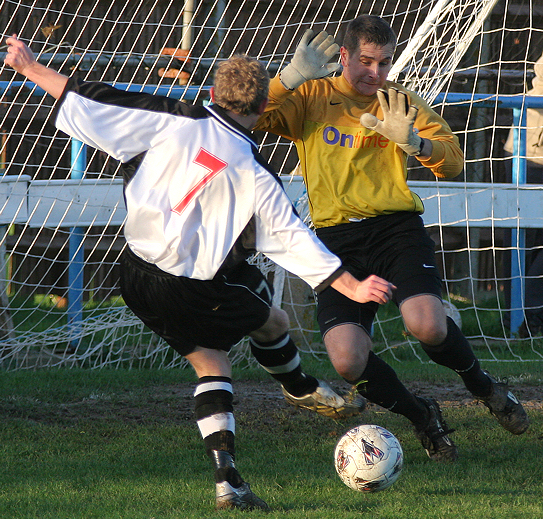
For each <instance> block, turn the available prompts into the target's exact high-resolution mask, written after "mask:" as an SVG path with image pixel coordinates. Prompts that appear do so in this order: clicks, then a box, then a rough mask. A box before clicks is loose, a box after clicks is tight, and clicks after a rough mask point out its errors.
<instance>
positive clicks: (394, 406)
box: [347, 352, 428, 426]
mask: <svg viewBox="0 0 543 519" xmlns="http://www.w3.org/2000/svg"><path fill="white" fill-rule="evenodd" d="M347 382H348V383H349V384H353V385H356V387H357V389H358V392H359V393H360V394H361V395H362V396H363V397H364V398H366V399H367V400H369V401H370V402H373V403H374V404H377V405H380V406H381V407H384V408H385V409H388V410H389V411H392V412H393V413H397V414H401V415H403V416H405V417H406V418H407V419H408V420H410V421H411V422H413V423H414V424H415V426H425V425H426V423H427V421H428V410H427V409H426V407H425V406H424V405H423V404H421V403H420V402H419V401H418V400H417V398H416V397H415V395H413V394H412V393H411V392H410V391H409V390H408V389H407V388H406V387H405V386H404V385H403V384H402V383H401V381H400V379H399V378H398V376H397V375H396V372H395V371H394V370H393V369H392V368H391V367H390V366H389V365H388V364H387V363H386V362H385V361H384V360H382V359H381V358H380V357H378V356H377V355H375V353H373V352H370V354H369V357H368V364H367V366H366V369H365V370H364V373H362V376H361V377H360V378H359V379H358V380H355V381H354V382H352V381H350V380H347Z"/></svg>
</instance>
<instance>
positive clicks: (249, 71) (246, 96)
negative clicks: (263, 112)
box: [213, 54, 270, 115]
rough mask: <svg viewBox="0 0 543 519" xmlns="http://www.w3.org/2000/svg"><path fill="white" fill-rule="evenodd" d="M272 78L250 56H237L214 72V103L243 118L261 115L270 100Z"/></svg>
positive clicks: (262, 66) (258, 62)
mask: <svg viewBox="0 0 543 519" xmlns="http://www.w3.org/2000/svg"><path fill="white" fill-rule="evenodd" d="M269 86H270V76H269V74H268V71H267V70H266V68H265V67H264V65H263V64H262V63H261V62H260V61H258V60H257V59H255V58H251V57H250V56H246V55H242V54H236V55H234V56H232V57H231V58H229V59H228V60H226V61H223V62H222V63H221V64H220V65H219V67H218V69H217V71H216V72H215V79H214V81H213V87H214V92H215V103H216V104H217V105H219V106H220V107H222V108H224V109H225V110H230V111H232V112H235V113H237V114H240V115H250V114H253V113H258V108H259V107H260V105H261V104H262V102H263V101H264V100H266V99H267V98H268V91H269Z"/></svg>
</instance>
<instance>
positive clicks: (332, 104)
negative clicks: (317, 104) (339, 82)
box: [330, 101, 341, 106]
mask: <svg viewBox="0 0 543 519" xmlns="http://www.w3.org/2000/svg"><path fill="white" fill-rule="evenodd" d="M340 104H341V101H340V102H339V103H334V102H333V101H330V105H331V106H335V105H340Z"/></svg>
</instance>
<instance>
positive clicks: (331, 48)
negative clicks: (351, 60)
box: [280, 29, 340, 90]
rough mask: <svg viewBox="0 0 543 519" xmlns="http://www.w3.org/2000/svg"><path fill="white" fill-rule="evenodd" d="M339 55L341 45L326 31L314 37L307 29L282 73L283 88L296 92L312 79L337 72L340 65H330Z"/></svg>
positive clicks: (310, 30) (311, 31)
mask: <svg viewBox="0 0 543 519" xmlns="http://www.w3.org/2000/svg"><path fill="white" fill-rule="evenodd" d="M338 53H339V45H338V44H337V43H336V42H335V41H334V38H333V36H330V35H329V34H327V33H326V32H325V31H321V32H319V33H317V34H316V35H314V32H313V30H312V29H307V30H306V31H305V33H304V35H303V36H302V39H301V40H300V43H299V44H298V46H297V47H296V51H295V52H294V57H293V58H292V61H291V62H290V63H289V64H288V65H287V66H286V67H285V68H284V69H283V70H282V71H281V73H280V78H281V83H282V84H283V86H284V87H285V88H286V89H288V90H294V89H295V88H297V87H299V86H300V85H301V84H302V83H305V82H306V81H308V80H310V79H319V78H322V77H325V76H329V75H331V74H333V73H334V72H336V71H337V70H338V69H339V67H340V65H339V63H337V62H336V63H329V62H330V61H331V60H332V58H333V57H334V56H336V55H337V54H338Z"/></svg>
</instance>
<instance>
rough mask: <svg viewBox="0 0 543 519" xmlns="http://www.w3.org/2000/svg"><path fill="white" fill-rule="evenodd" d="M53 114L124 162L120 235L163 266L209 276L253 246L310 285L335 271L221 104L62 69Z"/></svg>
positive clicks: (319, 284) (65, 127)
mask: <svg viewBox="0 0 543 519" xmlns="http://www.w3.org/2000/svg"><path fill="white" fill-rule="evenodd" d="M54 122H55V125H56V127H57V128H58V129H59V130H61V131H63V132H65V133H67V134H68V135H70V136H72V137H74V138H76V139H79V140H81V141H82V142H84V143H86V144H88V145H89V146H92V147H94V148H97V149H99V150H103V151H104V152H106V153H107V154H109V155H111V156H112V157H113V158H115V159H118V160H119V161H121V162H122V163H123V173H124V175H125V190H124V195H125V201H126V206H127V220H126V224H125V229H124V233H125V237H126V239H127V242H128V245H129V247H130V249H131V250H132V251H133V252H134V253H135V254H136V255H137V256H139V257H140V258H142V259H143V260H145V261H147V262H148V263H152V264H154V265H156V266H157V267H159V268H160V269H161V270H163V271H165V272H168V273H170V274H172V275H175V276H185V277H190V278H193V279H201V280H209V279H213V278H214V277H215V275H216V274H217V272H219V270H220V269H224V268H228V267H229V266H233V264H235V263H236V262H239V261H241V260H245V259H246V258H247V257H249V256H250V255H251V254H253V253H254V252H255V251H260V252H262V253H263V254H265V255H266V256H267V257H269V258H270V259H271V260H272V261H274V262H276V263H277V264H279V265H280V266H282V267H284V268H285V269H286V270H288V271H290V272H292V273H294V274H295V275H297V276H299V277H300V278H302V279H303V280H304V281H306V282H307V283H308V284H309V285H310V286H311V287H312V288H315V289H316V290H320V289H322V288H325V287H326V286H328V284H329V283H330V282H331V281H332V280H333V279H335V277H337V275H338V274H339V273H340V272H341V269H340V266H341V261H340V260H339V258H337V256H335V255H333V254H332V253H330V252H329V251H328V250H327V249H326V248H325V247H324V245H322V244H321V242H320V241H319V240H318V239H317V238H316V237H315V235H314V234H313V233H312V232H311V231H310V230H309V229H308V228H307V226H306V225H305V224H304V223H303V222H302V221H301V220H300V219H299V218H298V216H297V215H296V213H295V211H294V209H293V207H292V204H291V202H290V200H289V198H288V196H287V195H286V193H285V191H284V190H283V188H282V186H281V184H280V180H279V178H278V176H277V175H276V174H275V173H274V172H273V171H272V170H271V168H270V166H269V165H267V164H266V162H265V161H264V159H263V158H262V157H261V156H260V154H259V153H258V149H257V146H256V144H255V142H254V140H253V139H252V135H251V133H250V132H249V131H247V130H246V129H245V128H244V127H242V126H241V125H239V124H238V123H237V122H236V121H234V120H233V119H231V118H230V117H228V115H227V114H226V112H225V111H224V110H222V109H221V108H220V107H218V106H216V105H213V106H210V107H202V106H195V105H192V106H191V105H187V104H186V103H183V102H181V101H177V100H174V99H170V98H167V97H162V96H152V95H149V94H144V93H135V92H125V91H121V90H117V89H115V88H113V87H111V86H109V85H106V84H103V83H85V82H81V81H74V80H73V79H70V80H69V82H68V85H67V87H66V90H65V92H64V93H63V95H62V97H61V99H60V101H59V103H58V105H57V107H56V109H55V118H54Z"/></svg>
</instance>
